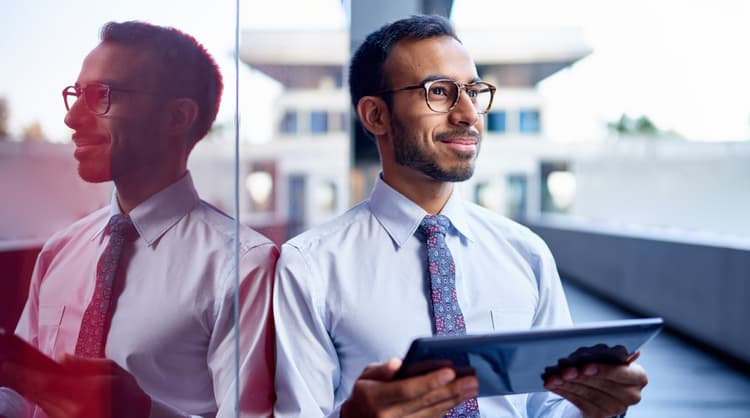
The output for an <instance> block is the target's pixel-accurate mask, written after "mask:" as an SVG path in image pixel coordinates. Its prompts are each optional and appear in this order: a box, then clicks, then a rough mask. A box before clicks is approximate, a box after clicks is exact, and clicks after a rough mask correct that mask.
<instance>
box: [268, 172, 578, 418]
mask: <svg viewBox="0 0 750 418" xmlns="http://www.w3.org/2000/svg"><path fill="white" fill-rule="evenodd" d="M441 214H443V215H446V216H447V217H448V218H449V219H450V221H451V228H450V230H449V231H448V234H447V237H446V242H447V245H448V247H449V248H450V250H451V253H452V255H453V258H454V261H455V264H456V291H457V296H458V302H459V305H460V306H461V310H462V311H463V314H464V318H465V322H466V331H467V333H469V334H481V333H491V332H493V331H498V332H499V331H509V330H519V329H528V328H531V327H536V326H564V325H570V324H571V319H570V314H569V311H568V306H567V302H566V300H565V296H564V294H563V289H562V286H561V283H560V279H559V276H558V273H557V269H556V266H555V263H554V260H553V258H552V255H551V253H550V252H549V250H548V248H547V246H546V245H545V244H544V242H543V241H542V240H541V239H540V238H539V237H537V236H536V235H535V234H534V233H532V232H531V231H529V230H528V229H527V228H525V227H523V226H521V225H519V224H517V223H514V222H512V221H510V220H509V219H507V218H504V217H502V216H500V215H499V214H497V213H494V212H491V211H488V210H486V209H484V208H481V207H479V206H477V205H474V204H472V203H469V202H466V201H464V200H462V199H461V198H460V197H458V196H457V193H453V195H452V196H451V198H450V199H449V200H448V202H447V203H446V205H445V207H444V208H443V210H442V211H441ZM425 215H426V212H425V211H424V210H423V209H422V208H421V207H419V206H418V205H417V204H415V203H414V202H412V201H410V200H409V199H408V198H406V197H405V196H403V195H401V194H400V193H398V192H397V191H396V190H394V189H393V188H391V187H390V186H389V185H387V184H386V183H385V182H384V181H383V180H382V179H378V180H377V182H376V184H375V186H374V189H373V191H372V194H371V195H370V198H369V199H368V200H366V201H364V202H362V203H360V204H359V205H357V206H355V207H354V208H352V209H350V210H349V211H348V212H346V213H345V214H343V215H342V216H340V217H338V218H337V219H335V220H333V221H332V222H329V223H327V224H324V225H322V226H319V227H316V228H314V229H312V230H310V231H307V232H305V233H303V234H301V235H299V236H297V237H295V238H293V239H291V240H290V241H289V242H287V243H286V244H284V245H283V246H282V249H281V256H280V258H279V263H278V265H277V268H276V284H275V288H274V321H275V323H276V397H277V400H276V405H275V408H274V412H275V415H276V416H277V417H323V416H338V415H339V410H340V407H341V404H342V403H343V402H344V401H345V400H346V399H347V397H348V396H349V394H350V392H351V389H352V387H353V385H354V382H355V381H356V379H357V377H358V376H359V375H360V373H361V372H362V370H363V369H364V368H365V366H366V365H367V364H369V363H373V362H384V361H387V360H388V359H389V358H391V357H398V358H403V356H404V355H405V354H406V351H407V349H408V348H409V345H410V343H411V341H412V340H413V339H414V338H417V337H426V336H431V335H432V329H433V324H432V317H431V314H430V309H431V308H430V297H429V286H430V285H429V283H430V282H429V278H428V272H427V268H426V263H427V261H426V250H425V245H424V244H423V243H422V242H421V241H420V239H419V238H418V237H417V236H416V235H415V232H416V230H417V227H418V226H419V223H420V222H421V221H422V218H424V216H425ZM478 401H479V410H480V411H481V414H482V416H483V417H580V413H579V412H578V410H577V409H576V408H575V407H574V406H573V405H572V404H570V403H569V402H568V401H565V400H563V399H562V398H560V397H558V396H556V395H553V394H551V393H548V392H542V393H536V394H531V395H525V394H522V395H511V396H494V397H482V398H479V399H478Z"/></svg>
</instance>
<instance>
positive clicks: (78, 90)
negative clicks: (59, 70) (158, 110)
mask: <svg viewBox="0 0 750 418" xmlns="http://www.w3.org/2000/svg"><path fill="white" fill-rule="evenodd" d="M91 86H101V87H106V91H107V108H106V109H104V112H96V111H94V109H92V108H91V105H90V104H89V102H88V101H86V94H85V90H86V89H87V88H89V87H91ZM70 89H73V91H74V92H75V93H72V92H70V91H69V90H70ZM113 91H118V92H122V93H138V94H148V95H152V96H162V94H159V93H152V92H148V91H143V90H135V89H126V88H121V87H113V86H110V85H109V84H106V83H89V84H87V85H86V87H78V86H76V85H71V86H67V87H65V88H63V90H62V96H63V103H64V104H65V110H66V111H68V112H70V109H71V107H72V106H69V105H68V96H75V98H76V101H77V100H79V99H80V98H81V97H83V103H84V104H85V105H86V109H88V111H89V112H91V113H93V114H94V115H96V116H104V115H106V114H107V113H109V109H110V108H111V107H112V92H113ZM74 104H75V103H74Z"/></svg>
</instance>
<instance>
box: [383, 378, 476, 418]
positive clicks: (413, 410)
mask: <svg viewBox="0 0 750 418" xmlns="http://www.w3.org/2000/svg"><path fill="white" fill-rule="evenodd" d="M477 395H479V381H478V380H477V379H476V378H475V377H473V376H470V377H464V378H461V379H458V380H455V381H454V382H452V383H451V384H449V385H444V386H441V387H437V388H434V389H433V390H431V391H429V392H426V393H425V394H424V395H422V396H420V397H418V398H415V399H413V400H410V401H408V402H405V403H402V404H400V405H399V406H398V408H397V409H396V412H397V416H414V417H433V416H441V417H442V416H444V415H445V414H446V413H447V412H448V411H449V410H450V409H451V408H453V407H454V406H456V405H458V404H460V403H461V402H463V401H466V400H468V399H471V398H475V397H476V396H477Z"/></svg>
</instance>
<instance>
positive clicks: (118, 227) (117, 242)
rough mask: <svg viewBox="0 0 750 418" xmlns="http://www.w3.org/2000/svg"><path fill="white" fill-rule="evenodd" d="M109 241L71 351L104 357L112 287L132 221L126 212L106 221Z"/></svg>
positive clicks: (100, 261)
mask: <svg viewBox="0 0 750 418" xmlns="http://www.w3.org/2000/svg"><path fill="white" fill-rule="evenodd" d="M107 228H108V229H109V243H108V244H107V247H106V248H105V249H104V252H103V253H102V256H101V257H100V258H99V262H98V264H97V265H96V285H95V288H94V296H92V297H91V302H89V306H88V307H87V308H86V311H85V312H84V313H83V319H82V320H81V330H80V331H79V333H78V341H77V342H76V350H75V354H76V355H78V356H84V357H104V346H105V344H106V341H107V332H108V331H109V330H108V328H109V322H110V320H111V314H112V309H111V306H112V287H113V284H114V281H115V277H116V275H117V266H118V264H119V263H120V256H121V255H122V249H123V247H124V244H125V241H126V239H127V236H128V234H130V233H131V232H132V231H133V224H132V222H131V221H130V218H129V217H127V216H126V215H121V214H117V215H114V216H112V218H110V220H109V225H108V226H107Z"/></svg>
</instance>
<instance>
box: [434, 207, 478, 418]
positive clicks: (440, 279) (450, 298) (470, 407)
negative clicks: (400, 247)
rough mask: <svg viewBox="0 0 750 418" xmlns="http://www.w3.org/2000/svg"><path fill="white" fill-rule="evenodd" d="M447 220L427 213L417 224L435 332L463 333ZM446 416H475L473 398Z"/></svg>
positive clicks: (445, 333) (476, 406) (476, 412)
mask: <svg viewBox="0 0 750 418" xmlns="http://www.w3.org/2000/svg"><path fill="white" fill-rule="evenodd" d="M449 226H450V220H449V219H448V218H447V217H446V216H444V215H436V216H431V215H427V216H425V217H424V219H423V220H422V223H420V224H419V230H420V231H421V232H422V233H423V234H424V238H425V242H426V243H427V264H428V267H429V271H430V294H431V297H432V312H433V319H434V321H435V334H437V335H464V334H466V323H465V322H464V314H463V313H462V312H461V307H460V306H458V298H457V297H456V264H455V263H454V262H453V256H451V252H450V250H449V249H448V245H446V243H445V233H446V231H448V227H449ZM445 416H446V417H449V418H464V417H465V418H479V405H478V403H477V400H476V398H472V399H469V400H467V401H465V402H463V403H462V404H460V405H457V406H456V407H455V408H453V409H451V410H450V411H448V414H446V415H445Z"/></svg>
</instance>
